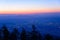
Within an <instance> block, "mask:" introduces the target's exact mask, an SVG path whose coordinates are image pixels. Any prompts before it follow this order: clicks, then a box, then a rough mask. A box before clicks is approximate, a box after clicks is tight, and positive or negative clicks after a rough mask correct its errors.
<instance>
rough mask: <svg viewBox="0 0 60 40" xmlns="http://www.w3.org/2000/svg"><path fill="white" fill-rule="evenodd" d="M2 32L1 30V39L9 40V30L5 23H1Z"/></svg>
mask: <svg viewBox="0 0 60 40" xmlns="http://www.w3.org/2000/svg"><path fill="white" fill-rule="evenodd" d="M2 32H3V40H9V31H8V29H7V28H6V25H3V27H2Z"/></svg>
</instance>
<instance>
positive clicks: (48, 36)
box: [45, 34, 53, 40]
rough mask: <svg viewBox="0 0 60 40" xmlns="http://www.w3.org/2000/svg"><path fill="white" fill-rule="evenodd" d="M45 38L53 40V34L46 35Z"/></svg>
mask: <svg viewBox="0 0 60 40" xmlns="http://www.w3.org/2000/svg"><path fill="white" fill-rule="evenodd" d="M45 40H53V37H52V36H51V35H49V34H47V35H46V36H45Z"/></svg>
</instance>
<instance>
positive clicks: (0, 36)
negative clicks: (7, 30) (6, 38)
mask: <svg viewBox="0 0 60 40" xmlns="http://www.w3.org/2000/svg"><path fill="white" fill-rule="evenodd" d="M1 34H2V31H1V30H0V40H2V35H1Z"/></svg>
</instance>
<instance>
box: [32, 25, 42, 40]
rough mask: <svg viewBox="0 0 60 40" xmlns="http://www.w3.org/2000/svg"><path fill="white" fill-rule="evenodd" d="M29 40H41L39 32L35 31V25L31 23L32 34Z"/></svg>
mask: <svg viewBox="0 0 60 40" xmlns="http://www.w3.org/2000/svg"><path fill="white" fill-rule="evenodd" d="M31 36H32V37H31V40H41V34H39V33H38V32H37V31H36V27H35V25H32V35H31Z"/></svg>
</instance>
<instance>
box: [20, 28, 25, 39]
mask: <svg viewBox="0 0 60 40" xmlns="http://www.w3.org/2000/svg"><path fill="white" fill-rule="evenodd" d="M20 37H21V40H26V31H25V29H24V28H22V32H21V35H20Z"/></svg>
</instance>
